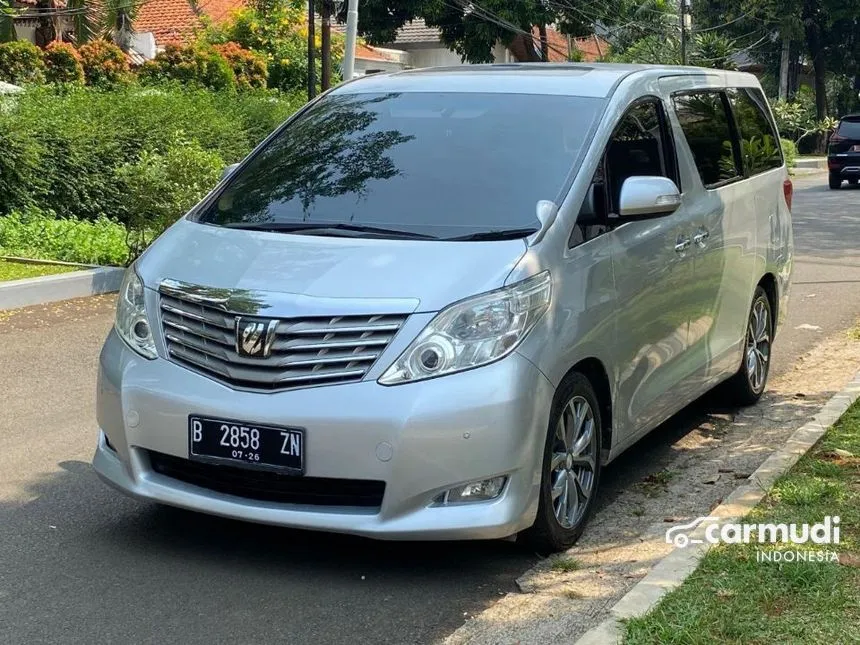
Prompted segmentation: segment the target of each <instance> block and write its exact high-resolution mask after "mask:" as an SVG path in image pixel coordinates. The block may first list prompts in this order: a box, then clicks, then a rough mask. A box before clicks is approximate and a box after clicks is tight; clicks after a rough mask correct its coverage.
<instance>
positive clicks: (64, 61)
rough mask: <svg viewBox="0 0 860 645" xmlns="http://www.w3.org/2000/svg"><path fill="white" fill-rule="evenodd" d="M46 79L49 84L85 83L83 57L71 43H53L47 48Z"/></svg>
mask: <svg viewBox="0 0 860 645" xmlns="http://www.w3.org/2000/svg"><path fill="white" fill-rule="evenodd" d="M44 55H45V68H46V69H45V78H46V80H47V81H48V82H49V83H76V84H78V85H80V84H83V82H84V67H83V65H82V64H81V55H80V54H79V53H78V50H77V49H75V48H74V47H73V46H72V45H70V44H69V43H59V42H56V41H55V42H52V43H49V44H48V46H47V47H46V48H45V54H44Z"/></svg>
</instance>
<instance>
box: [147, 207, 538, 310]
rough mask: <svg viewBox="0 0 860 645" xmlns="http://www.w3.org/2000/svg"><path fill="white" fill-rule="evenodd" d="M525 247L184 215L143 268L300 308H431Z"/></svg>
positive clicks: (503, 266) (499, 279)
mask: <svg viewBox="0 0 860 645" xmlns="http://www.w3.org/2000/svg"><path fill="white" fill-rule="evenodd" d="M525 251H526V245H525V243H524V241H523V240H505V241H494V242H437V241H423V240H391V239H356V238H341V237H321V236H312V235H290V234H286V233H271V232H263V231H244V230H237V229H227V228H221V227H217V226H210V225H205V224H198V223H196V222H191V221H188V220H186V219H182V220H180V221H179V222H177V223H176V224H175V225H174V226H172V227H171V228H170V229H168V230H167V232H165V233H164V234H163V235H162V236H161V237H160V238H159V239H158V240H157V241H156V243H155V244H153V245H152V246H151V247H150V249H149V250H148V251H147V252H146V253H144V255H143V256H142V257H141V258H140V260H138V263H137V270H138V273H139V274H140V276H141V278H142V280H143V282H144V284H145V285H146V286H147V287H149V288H151V289H157V288H158V287H159V285H160V284H161V283H162V282H163V281H165V280H172V281H175V282H180V283H187V284H191V285H198V286H202V287H210V288H213V289H230V290H241V291H248V292H260V293H261V294H264V295H265V294H271V296H272V298H274V299H275V300H278V299H280V300H287V301H292V306H295V305H296V304H297V303H298V304H300V305H302V304H304V305H305V306H308V307H313V306H316V305H322V308H323V309H325V310H331V311H335V310H337V309H338V303H342V304H343V305H344V306H345V307H346V308H347V309H349V310H350V311H353V310H354V311H360V310H362V309H368V310H370V309H375V310H378V311H380V313H381V312H382V310H386V311H392V312H393V311H401V312H403V313H410V312H417V311H423V312H432V311H438V310H439V309H442V308H443V307H445V306H446V305H448V304H450V303H452V302H455V301H457V300H460V299H462V298H465V297H468V296H471V295H474V294H477V293H481V292H484V291H489V290H492V289H496V288H498V287H501V286H503V285H504V282H505V278H506V277H507V276H508V274H509V273H510V272H511V270H512V269H513V268H514V267H515V266H516V264H517V262H518V261H519V260H520V258H522V256H523V254H524V253H525ZM279 296H287V297H286V299H284V298H279ZM289 296H295V297H293V298H290V297H289ZM297 298H298V300H297ZM308 299H312V300H313V301H314V302H310V301H308ZM300 301H301V302H300ZM363 305H366V306H363ZM380 307H381V309H380ZM272 313H274V311H272ZM320 313H322V312H320ZM344 313H347V311H344Z"/></svg>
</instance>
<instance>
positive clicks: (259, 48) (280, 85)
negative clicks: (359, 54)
mask: <svg viewBox="0 0 860 645" xmlns="http://www.w3.org/2000/svg"><path fill="white" fill-rule="evenodd" d="M304 15H305V14H304V11H303V9H302V8H301V7H299V6H298V5H295V4H289V5H286V4H285V5H275V6H271V7H267V8H266V11H265V13H262V12H260V11H258V10H256V9H254V8H246V9H243V10H241V11H238V12H236V13H235V14H234V15H233V17H232V19H231V20H230V21H228V22H226V23H223V24H221V25H217V26H210V27H209V28H208V30H207V31H206V33H205V34H204V38H205V40H206V41H207V42H211V43H214V44H226V43H228V42H233V43H237V44H238V45H241V46H242V47H244V48H245V49H249V50H253V51H255V52H259V53H260V54H261V55H263V56H265V59H266V65H267V68H268V86H269V87H270V88H275V89H280V90H282V91H285V92H289V91H297V90H301V89H302V88H304V87H307V78H308V56H307V52H308V48H307V39H308V31H307V20H306V19H305V18H304ZM317 38H319V37H317ZM319 46H320V43H319V42H317V47H319ZM331 46H332V64H333V67H334V68H335V69H337V65H338V63H339V61H340V59H341V58H342V57H343V51H344V40H343V36H342V35H340V34H337V33H333V34H332V43H331ZM316 66H317V69H316V77H317V78H320V76H321V70H322V67H321V62H320V60H319V57H317V58H316Z"/></svg>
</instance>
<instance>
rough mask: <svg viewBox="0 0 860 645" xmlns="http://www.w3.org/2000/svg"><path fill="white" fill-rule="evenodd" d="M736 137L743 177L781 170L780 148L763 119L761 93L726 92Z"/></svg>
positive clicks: (765, 114)
mask: <svg viewBox="0 0 860 645" xmlns="http://www.w3.org/2000/svg"><path fill="white" fill-rule="evenodd" d="M728 96H729V101H730V102H731V104H732V109H733V110H734V114H735V121H736V123H737V126H738V134H739V135H740V148H741V156H742V158H743V162H744V170H745V171H746V174H747V176H751V175H758V174H760V173H763V172H767V171H768V170H773V169H774V168H780V167H781V166H782V163H783V162H782V147H781V145H780V142H779V136H778V135H777V132H776V128H775V127H774V125H773V123H771V120H770V118H769V117H768V116H767V108H766V105H767V103H766V102H765V98H764V95H763V94H762V93H761V91H759V90H757V89H753V88H738V89H730V90H728Z"/></svg>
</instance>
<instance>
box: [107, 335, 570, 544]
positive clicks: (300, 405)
mask: <svg viewBox="0 0 860 645" xmlns="http://www.w3.org/2000/svg"><path fill="white" fill-rule="evenodd" d="M552 396H553V388H552V386H551V384H550V383H549V382H548V381H547V379H546V378H545V377H544V376H543V374H541V373H540V372H539V371H538V370H537V369H536V368H535V367H534V366H533V365H532V363H530V362H529V361H528V360H526V359H525V358H524V357H522V356H520V355H519V354H516V353H514V354H512V355H511V356H508V357H507V358H505V359H503V360H501V361H498V362H496V363H494V364H492V365H488V366H486V367H483V368H480V369H476V370H471V371H468V372H463V373H461V374H455V375H451V376H446V377H442V378H438V379H433V380H428V381H423V382H418V383H412V384H407V385H398V386H393V387H385V386H381V385H379V384H377V383H376V382H375V381H365V382H361V383H352V384H347V385H336V386H326V387H318V388H309V389H302V390H294V391H287V392H279V393H271V394H261V393H253V392H242V391H236V390H232V389H230V388H228V387H226V386H224V385H221V384H219V383H217V382H215V381H213V380H211V379H209V378H206V377H204V376H201V375H199V374H197V373H195V372H192V371H190V370H188V369H185V368H183V367H180V366H178V365H175V364H173V363H171V362H169V361H166V360H164V359H160V358H159V359H156V360H154V361H148V360H146V359H143V358H140V357H139V356H137V355H136V354H135V353H134V352H132V351H131V350H130V349H128V347H127V346H126V345H125V343H123V341H122V340H120V339H119V337H118V336H117V335H116V333H115V332H113V331H112V332H111V334H110V335H109V337H108V339H107V341H106V342H105V345H104V348H103V350H102V354H101V358H100V370H99V382H98V405H97V416H98V422H99V426H100V430H101V432H100V435H99V441H98V446H97V448H96V453H95V456H94V459H93V466H94V467H95V470H96V472H97V473H98V474H99V475H100V476H101V478H102V479H104V480H105V481H106V482H108V483H109V484H111V485H112V486H114V487H116V488H118V489H119V490H121V491H123V492H125V493H127V494H129V495H132V496H134V497H138V498H141V499H147V500H153V501H157V502H161V503H165V504H169V505H173V506H178V507H182V508H186V509H191V510H196V511H201V512H205V513H211V514H214V515H221V516H224V517H232V518H237V519H243V520H248V521H252V522H261V523H265V524H275V525H280V526H287V527H295V528H304V529H317V530H325V531H336V532H343V533H353V534H357V535H363V536H368V537H377V538H385V539H439V540H442V539H492V538H499V537H505V536H508V535H511V534H513V533H516V532H517V531H520V530H522V529H524V528H527V527H528V526H529V525H531V523H532V522H533V521H534V517H535V514H536V512H537V505H538V493H539V488H540V464H541V460H542V456H543V455H542V452H543V445H544V439H545V433H546V428H547V423H548V416H549V410H550V406H551V402H552ZM189 414H202V415H206V416H211V417H216V418H228V419H240V420H246V421H248V422H251V423H258V424H269V425H289V426H300V427H303V428H305V429H306V437H307V438H306V448H305V450H306V454H305V463H306V476H309V477H325V478H341V479H372V480H381V481H384V482H385V484H386V488H385V494H384V496H383V499H382V504H381V507H380V508H379V509H363V508H350V507H324V506H308V505H293V504H280V503H272V502H264V501H259V500H253V499H247V498H244V497H236V496H232V495H228V494H222V493H218V492H215V491H213V490H210V489H206V488H201V487H197V486H194V485H191V484H188V483H185V482H182V481H179V480H177V479H173V478H170V477H165V476H163V475H160V474H159V473H156V472H155V471H154V470H153V469H152V467H151V465H150V461H149V451H156V452H159V453H164V454H168V455H174V456H177V457H181V458H184V459H187V458H188V415H189ZM106 438H107V440H108V441H109V442H110V446H111V447H108V445H107V443H106V441H105V439H106ZM498 475H506V476H507V477H508V483H507V485H506V486H505V489H504V491H503V493H502V494H501V495H500V496H499V497H498V498H496V499H494V500H492V501H489V502H476V503H470V504H462V505H452V506H444V507H443V506H434V505H432V500H433V499H434V498H435V497H436V496H437V495H438V494H439V493H441V492H443V491H444V490H447V489H448V488H451V487H453V486H457V485H459V484H463V483H467V482H470V481H475V480H479V479H486V478H490V477H494V476H498Z"/></svg>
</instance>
